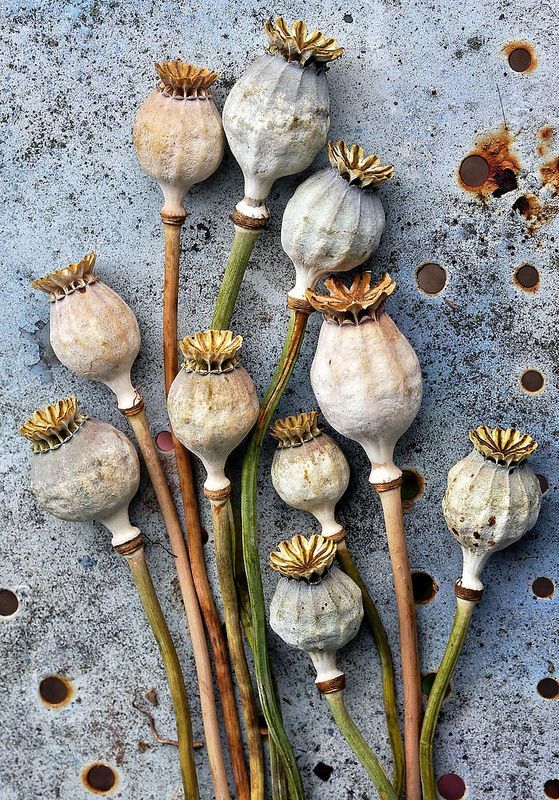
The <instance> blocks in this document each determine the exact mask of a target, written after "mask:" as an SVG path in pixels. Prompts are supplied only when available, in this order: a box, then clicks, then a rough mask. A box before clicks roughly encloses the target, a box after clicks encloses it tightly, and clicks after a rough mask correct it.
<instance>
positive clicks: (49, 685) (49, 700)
mask: <svg viewBox="0 0 559 800" xmlns="http://www.w3.org/2000/svg"><path fill="white" fill-rule="evenodd" d="M39 695H40V697H41V700H42V701H43V703H44V704H45V705H47V706H50V707H51V708H60V707H61V706H65V705H67V703H68V702H69V701H70V700H71V698H72V686H71V684H70V681H69V680H68V679H67V678H65V677H63V676H62V675H47V677H46V678H43V680H42V681H41V682H40V684H39Z"/></svg>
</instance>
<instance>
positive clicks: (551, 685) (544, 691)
mask: <svg viewBox="0 0 559 800" xmlns="http://www.w3.org/2000/svg"><path fill="white" fill-rule="evenodd" d="M537 690H538V694H540V695H541V696H542V697H544V698H545V699H546V700H557V698H558V697H559V683H557V681H556V680H555V678H542V679H541V681H539V683H538V685H537Z"/></svg>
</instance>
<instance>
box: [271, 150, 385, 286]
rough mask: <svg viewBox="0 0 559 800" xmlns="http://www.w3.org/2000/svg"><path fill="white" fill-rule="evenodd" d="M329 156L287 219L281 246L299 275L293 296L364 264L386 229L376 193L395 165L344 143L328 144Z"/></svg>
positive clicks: (290, 207) (298, 193) (299, 191)
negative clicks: (337, 273)
mask: <svg viewBox="0 0 559 800" xmlns="http://www.w3.org/2000/svg"><path fill="white" fill-rule="evenodd" d="M328 158H329V159H330V164H331V167H330V168H328V169H324V170H321V171H320V172H317V173H316V174H315V175H311V177H310V178H308V179H307V180H306V181H304V182H303V183H302V184H301V185H300V186H299V188H298V189H297V191H296V192H295V194H294V195H293V197H292V198H291V200H290V201H289V202H288V204H287V206H286V208H285V212H284V215H283V222H282V226H281V244H282V247H283V249H284V250H285V252H286V253H287V255H288V256H289V258H290V259H291V260H292V262H293V264H294V265H295V272H296V282H295V286H294V287H293V289H291V290H290V292H289V295H290V296H291V297H295V298H298V299H304V298H305V291H306V290H307V289H314V287H315V286H316V284H317V283H318V281H319V280H320V279H321V278H322V277H324V276H325V275H328V274H330V273H331V272H346V271H348V270H350V269H354V268H355V267H358V266H359V265H360V264H363V262H365V261H366V260H367V259H368V258H369V257H370V256H371V255H372V253H374V252H375V250H376V249H377V248H378V246H379V243H380V238H381V236H382V232H383V230H384V221H385V216H384V209H383V207H382V202H381V200H380V197H379V195H378V193H377V192H376V191H373V190H375V189H377V188H378V187H379V186H380V185H381V184H383V183H385V182H386V181H388V180H390V178H392V176H393V175H394V167H392V166H389V165H383V164H382V163H381V160H380V158H379V157H378V156H375V155H365V152H364V150H363V148H362V147H360V146H359V145H356V144H352V145H347V144H346V143H345V142H342V141H340V142H328Z"/></svg>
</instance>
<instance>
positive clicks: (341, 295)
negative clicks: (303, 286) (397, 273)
mask: <svg viewBox="0 0 559 800" xmlns="http://www.w3.org/2000/svg"><path fill="white" fill-rule="evenodd" d="M371 277H372V275H371V273H370V272H361V273H360V274H359V275H356V276H355V277H354V279H353V283H352V284H351V286H349V287H348V286H346V285H345V283H344V282H343V280H342V279H341V278H328V280H326V281H324V283H325V285H326V288H327V289H328V292H329V294H320V293H319V292H315V291H313V290H312V289H307V292H306V296H307V300H308V301H309V303H310V304H311V306H312V307H313V308H314V309H315V310H316V311H320V313H321V314H322V315H323V316H324V317H325V319H327V320H330V321H332V322H336V323H338V325H341V324H343V323H344V322H350V323H353V324H355V325H359V323H360V322H361V321H362V320H364V319H375V318H376V316H377V314H378V313H379V312H380V311H381V310H382V308H383V306H384V302H385V300H386V299H387V298H388V297H390V295H391V294H392V292H393V291H394V289H395V288H396V283H395V281H393V280H392V278H391V277H390V275H389V274H388V273H387V272H385V273H384V275H383V276H382V278H381V279H380V281H379V282H378V283H375V284H374V285H373V286H371Z"/></svg>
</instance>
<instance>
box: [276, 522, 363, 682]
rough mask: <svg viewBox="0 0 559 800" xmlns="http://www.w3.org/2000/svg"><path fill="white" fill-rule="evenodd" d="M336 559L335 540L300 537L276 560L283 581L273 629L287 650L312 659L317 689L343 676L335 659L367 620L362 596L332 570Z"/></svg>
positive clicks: (285, 544) (284, 544)
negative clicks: (304, 653) (291, 649)
mask: <svg viewBox="0 0 559 800" xmlns="http://www.w3.org/2000/svg"><path fill="white" fill-rule="evenodd" d="M335 554H336V545H335V543H334V542H332V541H331V540H329V539H325V538H324V537H323V536H320V535H316V534H315V535H313V536H311V537H310V539H308V540H307V539H305V538H304V537H303V536H301V535H299V534H298V535H296V536H294V537H293V539H292V540H291V541H285V542H282V543H281V544H280V545H279V548H278V551H277V552H275V553H272V554H271V556H270V560H271V564H272V566H273V568H274V569H276V570H277V571H278V572H280V573H281V575H282V577H281V578H280V580H279V582H278V585H277V587H276V590H275V592H274V596H273V597H272V601H271V604H270V626H271V627H272V629H273V630H274V631H275V632H276V633H277V634H278V636H280V637H281V638H282V639H283V641H284V642H286V644H289V645H291V646H292V647H296V648H298V649H299V650H304V651H305V652H306V653H308V654H309V655H310V656H311V658H312V659H313V663H314V664H315V667H317V678H316V682H317V683H320V682H322V681H325V680H330V679H332V678H334V677H336V676H337V675H341V674H343V673H342V672H341V671H340V670H338V669H337V667H336V665H335V654H336V652H337V651H338V650H339V649H340V648H341V647H343V646H344V645H345V644H347V643H348V642H349V641H351V639H353V638H354V637H355V635H356V634H357V631H358V630H359V627H360V625H361V620H362V619H363V602H362V597H361V591H360V589H359V587H358V586H357V585H356V584H355V583H354V582H353V581H352V579H351V578H350V577H348V576H347V575H346V574H345V573H344V572H342V571H341V570H339V569H338V568H337V567H334V566H331V565H332V561H333V559H334V556H335Z"/></svg>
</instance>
